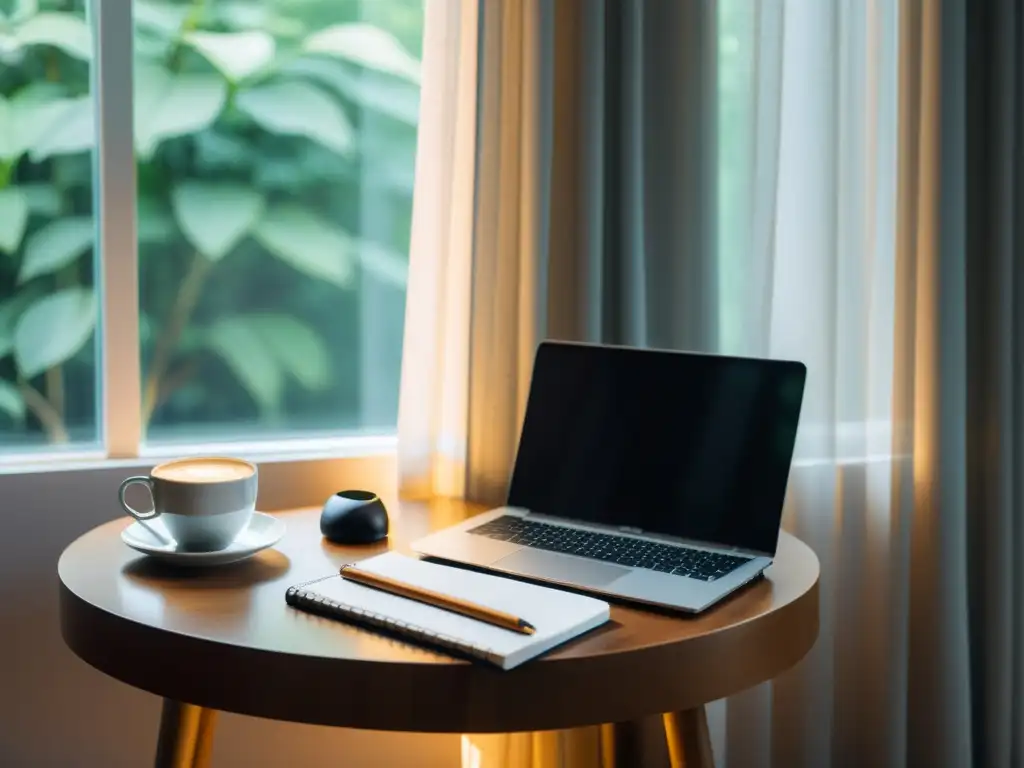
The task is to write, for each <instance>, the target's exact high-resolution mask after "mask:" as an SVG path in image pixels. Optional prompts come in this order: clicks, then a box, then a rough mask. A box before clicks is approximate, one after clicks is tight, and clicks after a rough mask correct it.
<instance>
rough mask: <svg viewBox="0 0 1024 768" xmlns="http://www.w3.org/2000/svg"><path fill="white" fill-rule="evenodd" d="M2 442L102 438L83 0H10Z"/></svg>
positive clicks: (1, 13)
mask: <svg viewBox="0 0 1024 768" xmlns="http://www.w3.org/2000/svg"><path fill="white" fill-rule="evenodd" d="M0 19H2V24H3V27H2V29H0V40H2V43H0V451H2V452H4V453H12V452H13V453H16V452H19V451H22V450H26V449H33V448H41V447H47V448H55V447H60V446H67V445H71V444H77V445H79V446H80V445H81V444H83V443H95V442H97V437H98V418H97V413H98V405H97V403H98V398H97V386H96V384H97V382H96V378H97V364H98V361H99V356H98V354H97V349H96V334H95V333H94V330H95V326H96V319H97V312H98V309H97V301H96V295H95V293H94V285H95V281H94V262H93V245H94V242H95V222H94V219H93V165H92V161H93V157H92V156H93V152H92V150H93V144H94V141H95V130H94V126H93V98H92V95H91V93H90V58H91V54H92V51H91V49H92V33H91V29H90V26H89V23H88V21H87V19H86V3H85V0H60V1H58V0H38V2H16V1H15V0H0Z"/></svg>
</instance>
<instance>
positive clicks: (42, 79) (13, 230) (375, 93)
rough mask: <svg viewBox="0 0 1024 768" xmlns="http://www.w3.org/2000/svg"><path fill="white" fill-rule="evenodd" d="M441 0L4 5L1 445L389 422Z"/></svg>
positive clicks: (171, 439) (258, 435)
mask: <svg viewBox="0 0 1024 768" xmlns="http://www.w3.org/2000/svg"><path fill="white" fill-rule="evenodd" d="M422 5H423V0H205V1H203V0H133V2H132V3H131V4H130V5H129V3H128V2H125V3H124V4H122V3H106V4H98V3H94V2H93V3H90V2H86V0H32V1H31V2H30V1H28V0H0V56H2V57H3V68H2V70H0V251H4V252H5V253H4V257H3V258H2V259H0V355H2V357H0V451H2V452H4V453H12V452H23V451H24V450H25V449H27V448H29V447H32V446H45V447H47V448H53V447H55V446H59V445H72V446H77V447H79V448H81V447H83V446H88V445H90V444H91V445H94V446H95V445H97V444H100V443H103V442H104V437H105V439H106V444H107V445H108V446H109V445H110V444H111V440H114V441H115V442H121V443H123V442H124V440H123V437H124V433H125V430H126V428H125V426H124V424H128V425H129V426H128V428H127V429H128V431H131V432H132V433H133V435H132V440H131V441H130V442H132V443H134V445H135V447H136V449H138V447H139V446H140V445H143V446H145V445H148V446H151V447H153V446H155V447H156V448H159V447H160V446H165V447H166V446H171V445H173V446H179V447H180V445H181V444H182V443H188V444H196V443H210V442H217V443H223V442H230V441H248V442H252V441H254V440H263V439H274V440H276V439H280V438H282V437H294V436H302V437H309V436H314V435H315V436H339V435H359V434H367V433H373V434H378V435H379V434H381V433H387V432H390V431H392V430H393V429H394V424H395V421H396V414H397V403H398V377H399V370H400V358H401V337H402V326H403V309H404V296H405V279H406V269H407V258H408V241H409V230H410V221H411V213H412V186H413V172H414V160H415V149H416V126H417V117H418V107H419V104H418V101H419V77H420V64H419V60H420V56H421V45H422V42H421V36H422V25H423V7H422ZM129 11H131V15H132V16H133V19H132V23H133V26H131V27H130V26H129V25H128V22H129ZM90 14H91V15H92V16H99V17H100V18H98V19H94V18H91V16H90ZM97 22H98V23H97ZM97 30H98V34H99V35H100V37H99V38H98V39H97V38H96V37H95V35H94V32H96V31H97ZM101 49H102V50H101ZM100 57H104V58H103V61H104V62H105V67H106V70H105V71H106V73H107V74H106V75H104V74H103V71H101V70H103V69H104V68H103V67H102V66H97V65H98V64H99V61H98V59H99V58H100ZM127 62H134V64H133V67H132V72H131V74H132V78H133V81H134V105H133V107H134V108H133V110H132V112H128V111H127V109H126V104H127V100H126V99H123V98H119V97H118V91H119V89H117V88H116V87H113V88H112V87H110V85H111V83H117V82H118V80H117V78H119V77H120V78H124V79H125V82H127V80H126V75H125V74H124V73H123V72H119V71H118V64H120V63H127ZM92 69H96V70H97V71H96V72H92V73H91V70H92ZM93 80H95V82H96V83H97V85H96V87H95V88H91V87H90V83H91V82H93ZM105 88H106V89H107V91H106V93H104V89H105ZM91 91H94V92H95V94H93V93H91ZM93 95H96V96H97V97H98V98H93ZM97 104H98V105H101V106H100V109H99V115H98V120H97V118H96V114H95V113H96V111H97V110H96V109H95V106H96V105H97ZM133 115H134V120H133V119H132V116H133ZM105 121H106V122H105ZM112 122H113V123H114V124H112ZM125 124H132V125H131V126H127V125H125ZM97 126H98V128H99V129H98V130H97ZM128 130H132V131H133V133H134V153H131V152H129V151H127V149H126V148H125V147H123V146H121V143H120V142H118V141H116V138H117V136H118V132H121V133H122V134H124V135H127V133H126V132H127V131H128ZM4 142H6V143H4ZM94 150H96V151H95V152H94ZM94 154H95V155H96V160H97V162H95V163H94V157H93V156H94ZM133 155H134V170H135V175H134V183H133V184H132V183H127V184H126V183H125V179H129V180H130V179H131V178H132V174H131V170H132V168H131V166H132V162H133ZM94 167H95V168H96V169H98V178H100V179H102V180H103V182H102V183H95V182H94V178H95V177H97V173H94ZM104 174H105V175H104ZM126 195H127V196H129V197H126ZM131 198H134V201H135V206H134V208H135V210H136V212H137V214H136V217H135V236H134V237H132V236H131V233H130V230H131V223H132V219H131V217H130V216H126V215H125V213H124V212H125V211H126V210H128V209H130V208H132V207H133V206H131V203H130V199H131ZM94 200H95V201H96V202H95V203H94ZM94 211H95V216H94ZM122 222H124V224H125V226H121V223H122ZM104 224H106V227H104ZM97 231H98V232H99V236H100V240H97V239H96V238H97ZM126 233H127V234H128V235H129V237H125V235H126ZM98 242H99V243H102V246H103V247H98V246H97V245H96V244H97V243H98ZM136 254H137V262H136V261H134V259H135V258H136ZM128 258H131V259H132V263H131V264H128V263H127V262H126V261H125V259H128ZM135 274H137V279H136V278H135ZM104 275H105V276H106V277H105V278H103V277H102V276H104ZM125 284H127V285H129V286H132V285H133V284H134V286H135V287H136V288H137V293H138V302H137V305H135V304H134V301H133V297H132V296H131V295H130V291H129V295H120V294H119V293H118V292H116V291H113V290H112V289H111V286H123V285H125ZM104 286H105V287H106V290H104ZM136 328H137V333H136V332H135V329H136ZM119 334H120V335H119ZM122 338H127V339H129V340H131V341H134V344H132V345H130V346H131V348H132V350H134V351H129V349H128V348H129V345H127V344H120V343H109V342H110V340H111V339H122ZM104 339H105V340H107V341H108V344H107V347H108V349H105V350H104V349H103V348H102V347H103V344H102V341H103V340H104ZM136 389H137V390H138V393H139V396H138V402H139V406H138V409H137V410H138V414H137V417H136V416H135V414H134V413H132V414H129V415H128V417H127V418H126V416H125V413H124V410H125V407H127V405H130V404H131V403H133V402H134V401H135V398H134V397H125V399H124V402H125V403H126V405H125V407H120V408H118V407H107V408H103V407H101V406H100V405H99V404H100V403H102V402H103V400H102V393H103V392H104V391H106V392H107V396H108V398H109V397H110V396H111V393H112V392H122V393H127V394H128V395H134V390H136ZM115 405H117V403H115ZM130 410H132V411H134V410H135V408H134V406H132V407H131V408H130ZM114 422H118V423H117V424H115V423H114ZM114 433H119V434H120V438H119V437H118V435H117V434H114Z"/></svg>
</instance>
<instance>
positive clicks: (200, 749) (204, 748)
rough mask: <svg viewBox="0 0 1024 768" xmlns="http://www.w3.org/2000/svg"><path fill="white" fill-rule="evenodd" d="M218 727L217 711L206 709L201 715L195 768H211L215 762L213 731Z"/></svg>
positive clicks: (193, 762)
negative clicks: (213, 761) (212, 762)
mask: <svg viewBox="0 0 1024 768" xmlns="http://www.w3.org/2000/svg"><path fill="white" fill-rule="evenodd" d="M216 726H217V710H216V709H206V708H204V709H203V711H202V712H200V714H199V733H198V735H197V736H196V754H195V757H194V758H193V759H192V766H193V768H210V764H211V761H212V760H213V731H214V728H215V727H216Z"/></svg>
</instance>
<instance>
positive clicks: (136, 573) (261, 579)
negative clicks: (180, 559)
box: [121, 549, 291, 590]
mask: <svg viewBox="0 0 1024 768" xmlns="http://www.w3.org/2000/svg"><path fill="white" fill-rule="evenodd" d="M290 567H291V561H290V560H289V559H288V557H287V556H286V555H285V554H283V553H282V552H280V551H278V550H276V549H267V550H264V551H262V552H260V553H258V554H256V555H254V556H252V557H250V558H248V559H246V560H242V561H240V562H237V563H228V564H226V565H215V566H208V567H199V568H196V567H183V566H177V565H172V564H171V563H166V562H161V561H159V560H156V559H154V558H151V557H146V556H145V555H143V556H140V557H138V558H136V559H135V560H132V561H131V562H129V563H127V564H125V566H124V567H123V568H122V569H121V572H122V573H123V574H124V575H125V576H126V577H128V578H129V579H131V580H132V581H134V582H136V583H137V584H139V585H140V586H173V587H175V588H177V589H196V590H205V589H231V588H240V587H254V586H256V585H257V584H263V583H266V582H268V581H275V580H277V579H279V578H280V577H281V576H283V575H284V574H286V573H287V572H288V569H289V568H290Z"/></svg>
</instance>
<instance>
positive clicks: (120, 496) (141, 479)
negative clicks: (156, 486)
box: [117, 475, 158, 520]
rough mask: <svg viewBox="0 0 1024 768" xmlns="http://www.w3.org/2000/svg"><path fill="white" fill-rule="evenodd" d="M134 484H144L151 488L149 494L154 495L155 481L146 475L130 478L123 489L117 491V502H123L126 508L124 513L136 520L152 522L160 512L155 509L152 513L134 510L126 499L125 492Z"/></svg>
mask: <svg viewBox="0 0 1024 768" xmlns="http://www.w3.org/2000/svg"><path fill="white" fill-rule="evenodd" d="M133 483H142V484H143V485H145V486H146V487H147V488H149V493H150V495H151V496H152V495H153V479H152V478H150V477H147V476H146V475H136V476H135V477H129V478H128V479H127V480H125V481H124V482H123V483H121V487H120V488H118V489H117V500H118V501H120V502H121V506H122V507H124V511H125V512H127V513H128V514H129V515H131V516H132V517H134V518H135V519H136V520H152V519H153V518H154V517H156V516H157V514H158V512H157V511H156V509H155V508H154V509H153V511H152V512H139V510H137V509H133V508H132V507H130V506H129V505H128V502H127V501H125V499H124V492H125V491H126V490H128V486H129V485H132V484H133Z"/></svg>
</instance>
